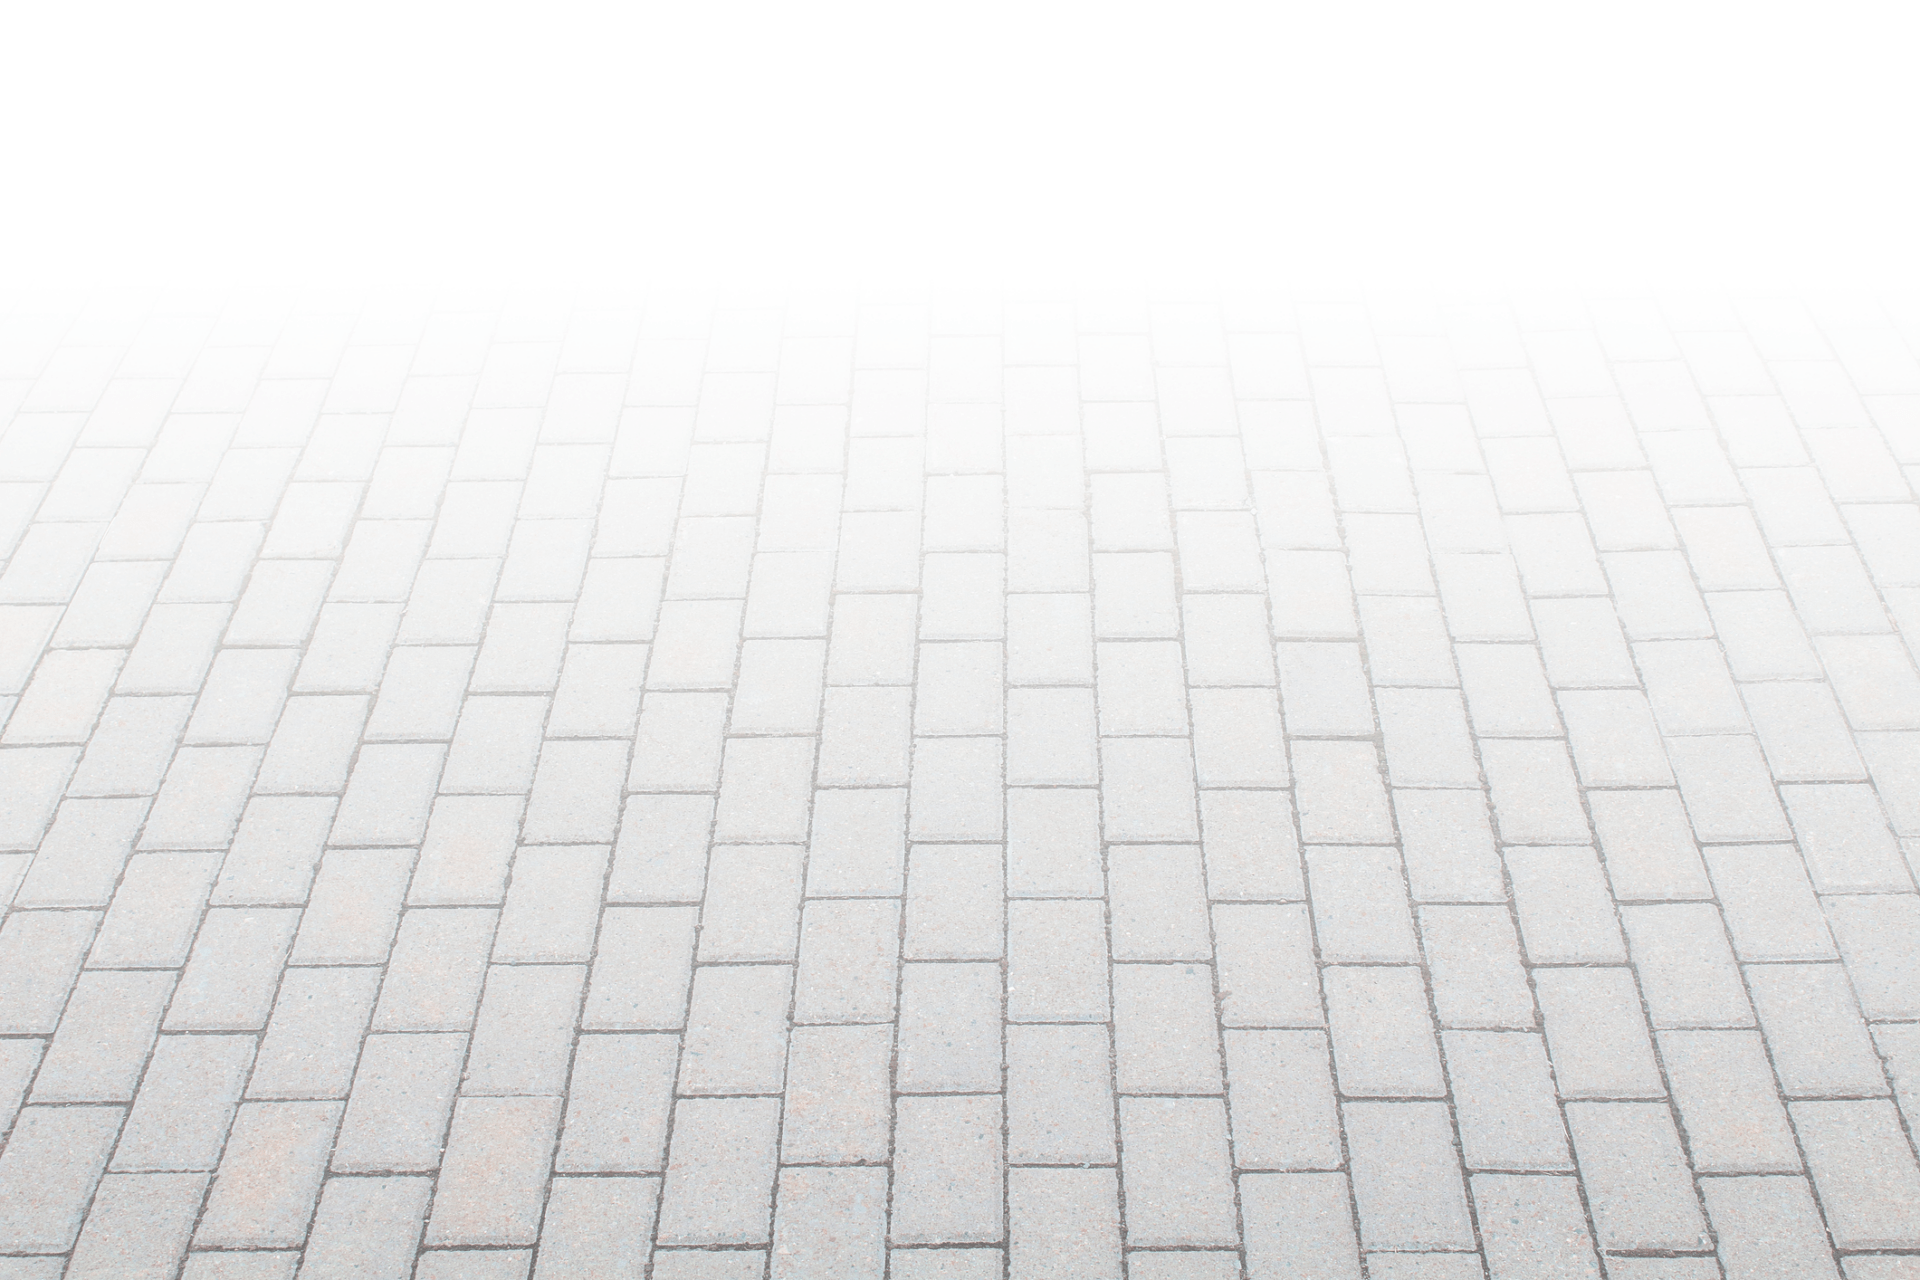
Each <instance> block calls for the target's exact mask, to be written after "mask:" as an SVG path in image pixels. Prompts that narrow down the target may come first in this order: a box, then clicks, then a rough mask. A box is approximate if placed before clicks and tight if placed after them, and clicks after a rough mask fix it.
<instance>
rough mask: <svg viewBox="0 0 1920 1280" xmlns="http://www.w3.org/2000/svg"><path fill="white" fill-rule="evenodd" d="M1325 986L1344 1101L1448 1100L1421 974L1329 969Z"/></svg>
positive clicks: (1388, 968) (1377, 968) (1370, 968)
mask: <svg viewBox="0 0 1920 1280" xmlns="http://www.w3.org/2000/svg"><path fill="white" fill-rule="evenodd" d="M1321 984H1322V986H1323V987H1324V988H1325V991H1326V1001H1327V1026H1328V1029H1329V1031H1330V1033H1331V1035H1332V1039H1333V1052H1334V1065H1335V1067H1336V1069H1337V1072H1338V1078H1339V1082H1340V1092H1341V1095H1342V1096H1343V1097H1350V1098H1354V1097H1360V1098H1365V1097H1395V1098H1432V1097H1441V1096H1444V1095H1445V1093H1446V1091H1447V1088H1446V1081H1445V1078H1444V1076H1443V1075H1442V1073H1441V1070H1440V1053H1439V1047H1438V1045H1437V1044H1436V1043H1435V1038H1434V1031H1433V1021H1432V1017H1431V1015H1430V1014H1429V1013H1428V1011H1427V999H1426V987H1425V984H1424V983H1423V982H1422V981H1421V975H1420V971H1419V970H1417V969H1414V968H1411V967H1400V966H1328V967H1327V968H1325V969H1323V970H1322V971H1321Z"/></svg>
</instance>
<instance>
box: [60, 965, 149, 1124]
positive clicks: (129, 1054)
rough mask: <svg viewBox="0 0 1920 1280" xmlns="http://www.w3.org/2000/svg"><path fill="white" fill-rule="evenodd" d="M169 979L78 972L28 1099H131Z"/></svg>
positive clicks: (144, 974)
mask: <svg viewBox="0 0 1920 1280" xmlns="http://www.w3.org/2000/svg"><path fill="white" fill-rule="evenodd" d="M173 982H174V975H173V974H171V973H165V972H160V973H100V972H92V973H83V974H81V975H80V977H79V980H78V981H76V982H75V983H74V986H73V996H72V998H71V999H70V1000H68V1002H67V1007H66V1011H65V1012H64V1013H63V1014H62V1015H61V1017H60V1027H59V1030H57V1031H56V1032H54V1036H53V1041H52V1043H51V1044H49V1045H48V1046H47V1054H46V1057H45V1058H44V1059H42V1060H41V1063H40V1074H39V1075H38V1076H36V1077H35V1078H34V1084H33V1095H32V1100H33V1101H34V1102H126V1101H129V1100H131V1099H132V1097H133V1093H134V1089H135V1087H136V1086H137V1085H138V1083H139V1080H140V1073H141V1070H142V1069H143V1068H144V1067H145V1066H146V1059H147V1054H148V1053H149V1052H150V1051H151V1049H152V1048H153V1041H154V1037H155V1035H156V1034H157V1033H158V1032H159V1029H160V1018H161V1015H162V1014H163V1013H164V1012H165V1011H166V1007H167V998H168V997H169V996H170V995H171V994H172V993H173Z"/></svg>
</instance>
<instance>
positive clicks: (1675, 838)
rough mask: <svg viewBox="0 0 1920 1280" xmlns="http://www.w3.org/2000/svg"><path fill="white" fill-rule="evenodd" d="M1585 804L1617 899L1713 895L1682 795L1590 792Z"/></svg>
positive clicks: (1640, 792) (1654, 899)
mask: <svg viewBox="0 0 1920 1280" xmlns="http://www.w3.org/2000/svg"><path fill="white" fill-rule="evenodd" d="M1588 808H1590V810H1592V814H1594V829H1596V831H1597V835H1599V848H1601V852H1603V854H1605V864H1607V879H1609V883H1611V885H1613V894H1615V898H1619V900H1620V902H1667V900H1678V898H1709V896H1713V887H1711V885H1709V881H1707V869H1705V867H1703V865H1701V856H1699V850H1697V846H1695V844H1693V835H1692V831H1690V829H1688V821H1686V812H1684V810H1682V808H1680V794H1678V793H1674V791H1592V793H1588Z"/></svg>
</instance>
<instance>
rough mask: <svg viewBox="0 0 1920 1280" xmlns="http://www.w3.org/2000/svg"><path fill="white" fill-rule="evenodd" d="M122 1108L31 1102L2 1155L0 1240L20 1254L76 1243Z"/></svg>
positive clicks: (56, 1250) (58, 1250) (56, 1249)
mask: <svg viewBox="0 0 1920 1280" xmlns="http://www.w3.org/2000/svg"><path fill="white" fill-rule="evenodd" d="M123 1114H124V1112H123V1109H122V1108H120V1107H28V1108H27V1109H26V1110H25V1111H23V1112H21V1113H20V1118H19V1120H18V1121H17V1122H16V1123H15V1124H14V1128H13V1134H12V1136H11V1137H10V1138H9V1140H8V1142H7V1149H6V1151H5V1153H4V1154H0V1192H4V1194H0V1241H4V1242H5V1244H4V1246H0V1247H5V1248H6V1249H8V1250H10V1251H14V1252H20V1253H61V1252H65V1251H66V1250H67V1249H70V1248H72V1247H73V1242H74V1238H75V1237H76V1236H77V1235H78V1234H79V1232H80V1223H81V1219H82V1217H83V1216H84V1215H85V1213H86V1211H87V1202H88V1200H89V1198H90V1197H91V1196H92V1195H93V1191H94V1186H95V1184H96V1183H97V1182H98V1180H99V1178H100V1174H101V1171H102V1170H103V1169H105V1168H106V1164H107V1156H108V1154H109V1153H110V1152H111V1151H112V1149H113V1140H114V1135H115V1134H116V1133H117V1132H118V1131H119V1128H120V1120H121V1116H122V1115H123Z"/></svg>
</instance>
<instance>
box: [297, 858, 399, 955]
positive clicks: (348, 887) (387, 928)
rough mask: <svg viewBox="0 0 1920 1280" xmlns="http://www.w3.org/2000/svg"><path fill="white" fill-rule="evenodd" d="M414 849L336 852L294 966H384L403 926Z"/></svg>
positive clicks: (325, 867) (317, 888)
mask: <svg viewBox="0 0 1920 1280" xmlns="http://www.w3.org/2000/svg"><path fill="white" fill-rule="evenodd" d="M412 869H413V851H412V850H411V849H330V850H328V851H327V855H326V858H325V860H324V861H322V862H321V864H320V871H319V874H318V875H316V876H315V877H314V882H313V894H312V896H311V897H310V898H309V899H308V901H307V909H306V912H305V913H304V914H303V915H302V916H301V917H300V932H299V933H297V934H295V935H294V939H293V952H292V954H291V956H290V958H289V963H291V964H296V965H300V964H379V963H381V962H382V961H384V960H385V959H386V958H387V952H388V950H389V949H390V948H391V946H392V945H393V935H394V931H395V930H396V929H398V928H399V925H400V911H401V907H400V901H401V898H402V897H403V896H404V895H405V893H406V890H407V878H408V876H409V874H410V873H411V871H412Z"/></svg>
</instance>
